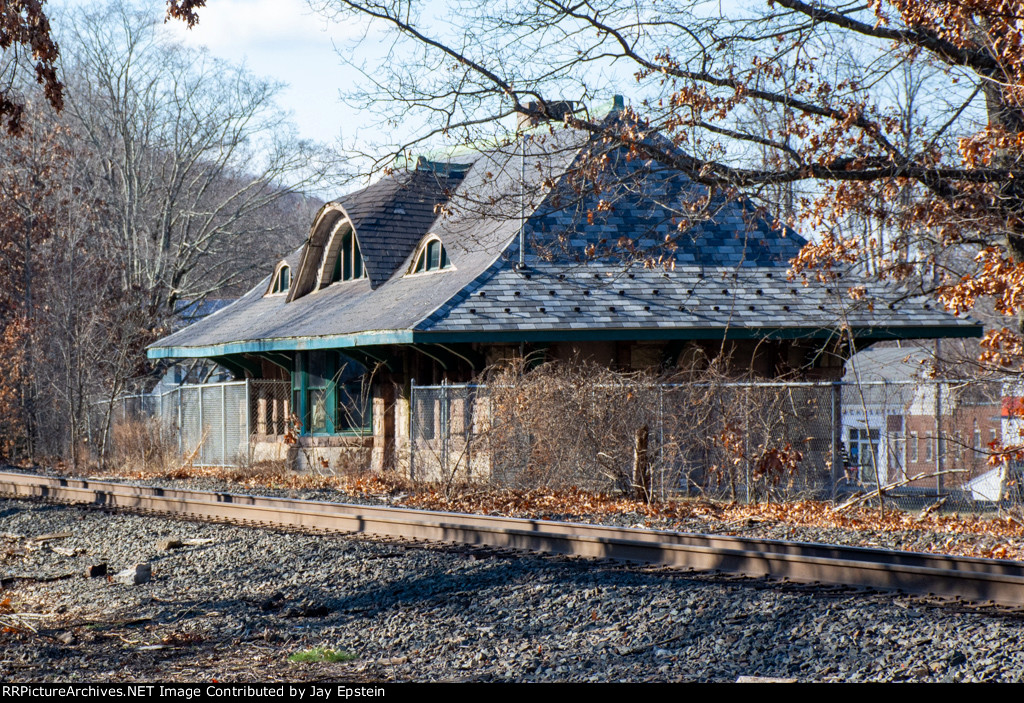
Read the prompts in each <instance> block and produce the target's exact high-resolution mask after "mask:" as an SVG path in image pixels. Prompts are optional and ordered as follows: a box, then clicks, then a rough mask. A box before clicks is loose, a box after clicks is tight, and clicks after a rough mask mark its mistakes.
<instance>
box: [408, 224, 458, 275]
mask: <svg viewBox="0 0 1024 703" xmlns="http://www.w3.org/2000/svg"><path fill="white" fill-rule="evenodd" d="M449 268H452V262H451V261H450V260H449V259H448V252H447V250H446V249H445V248H444V244H443V243H442V242H441V239H440V238H439V237H438V236H437V235H436V234H431V235H428V236H427V238H426V239H424V240H423V243H422V244H420V247H419V249H418V250H417V251H416V255H415V256H414V257H413V258H412V266H411V267H410V268H409V272H408V275H413V274H417V273H429V272H431V271H442V270H444V269H449Z"/></svg>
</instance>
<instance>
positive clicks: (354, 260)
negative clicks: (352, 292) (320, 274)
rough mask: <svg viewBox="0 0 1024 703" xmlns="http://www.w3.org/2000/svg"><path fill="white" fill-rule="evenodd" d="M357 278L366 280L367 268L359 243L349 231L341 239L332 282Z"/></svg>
mask: <svg viewBox="0 0 1024 703" xmlns="http://www.w3.org/2000/svg"><path fill="white" fill-rule="evenodd" d="M357 278H366V268H365V267H364V266H363V255H362V252H360V251H359V241H358V240H357V239H356V238H355V236H354V235H353V234H352V231H351V230H349V231H348V232H347V233H346V234H345V235H344V236H343V237H342V238H341V244H340V246H339V247H338V255H337V257H335V259H334V269H333V271H332V273H331V280H330V282H331V283H337V282H338V281H351V280H354V279H357Z"/></svg>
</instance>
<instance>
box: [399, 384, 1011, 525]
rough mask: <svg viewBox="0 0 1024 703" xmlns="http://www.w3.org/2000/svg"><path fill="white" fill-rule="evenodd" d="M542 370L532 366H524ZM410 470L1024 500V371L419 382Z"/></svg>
mask: <svg viewBox="0 0 1024 703" xmlns="http://www.w3.org/2000/svg"><path fill="white" fill-rule="evenodd" d="M526 378H528V376H527V377H526ZM410 438H411V457H410V458H411V461H410V464H411V469H410V473H411V476H412V477H413V478H414V479H416V480H422V481H441V482H446V483H449V484H451V483H456V482H461V481H483V482H487V483H490V484H491V485H494V486H508V487H515V488H537V487H564V486H569V485H572V486H578V487H584V488H590V489H594V490H612V491H619V492H624V493H632V494H635V495H637V496H638V497H646V498H663V497H667V496H670V495H700V496H707V497H714V498H722V499H729V500H737V501H746V502H753V501H786V500H796V499H805V498H810V499H822V500H831V501H844V500H847V499H849V498H851V497H852V496H855V495H856V494H858V493H860V494H869V495H870V494H872V493H874V492H878V491H879V489H881V491H882V495H883V499H884V500H886V501H889V502H891V503H895V504H898V505H900V506H901V507H905V508H908V509H916V508H920V507H925V506H930V505H934V504H935V503H936V502H937V501H943V502H944V505H945V507H946V508H947V509H956V510H961V511H979V510H981V511H984V510H991V509H995V508H998V507H1001V506H1006V505H1008V504H1013V505H1018V504H1020V502H1021V497H1022V496H1021V489H1020V483H1021V482H1020V477H1021V469H1020V466H1019V465H1018V464H1017V463H1014V462H993V461H990V460H991V459H992V458H993V457H998V456H1000V453H1001V452H1000V450H1001V448H1002V447H1004V446H1007V445H1015V444H1024V387H1020V388H1018V387H1016V386H1014V385H1012V384H1010V383H1007V382H1002V381H976V380H971V381H924V380H922V381H915V382H908V383H888V382H875V383H860V384H852V383H724V382H723V383H694V384H658V383H652V382H642V381H638V380H637V379H635V378H633V379H625V380H623V382H622V383H620V384H610V385H608V384H595V385H585V384H581V383H579V382H578V379H577V381H576V382H575V383H562V382H560V379H557V378H554V379H553V378H551V377H546V378H545V379H544V380H543V382H541V383H537V384H534V385H531V384H530V383H529V382H524V383H522V384H516V385H509V386H505V385H501V386H496V385H492V386H482V385H447V384H443V385H440V386H415V385H414V386H413V388H412V395H411V426H410Z"/></svg>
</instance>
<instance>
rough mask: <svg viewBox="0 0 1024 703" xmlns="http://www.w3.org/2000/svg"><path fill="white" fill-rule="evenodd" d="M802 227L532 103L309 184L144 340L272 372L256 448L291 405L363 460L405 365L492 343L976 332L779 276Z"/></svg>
mask: <svg viewBox="0 0 1024 703" xmlns="http://www.w3.org/2000/svg"><path fill="white" fill-rule="evenodd" d="M620 106H621V101H619V100H616V101H613V102H612V103H611V105H610V106H609V107H608V108H607V109H606V110H605V111H604V113H605V114H604V116H603V117H602V119H608V120H613V119H619V115H618V112H617V109H618V108H619V107H620ZM652 139H657V137H656V136H655V137H652ZM602 150H604V151H602ZM594 164H600V168H595V166H594ZM804 244H805V240H804V239H802V238H801V237H800V236H799V235H797V234H796V233H795V232H793V231H791V230H789V229H786V228H784V227H779V226H777V225H775V224H774V223H773V221H772V217H771V216H770V214H768V213H764V212H761V211H760V210H759V209H758V208H756V207H755V206H754V205H753V204H752V203H751V202H749V201H748V200H746V199H744V198H742V197H725V196H721V195H716V194H714V193H709V192H708V191H707V189H706V188H704V187H703V186H700V185H698V184H696V183H694V182H693V181H691V180H690V179H689V178H687V177H686V176H685V175H684V174H682V173H681V172H678V171H674V170H671V169H669V168H667V167H665V166H662V165H660V164H658V163H655V162H652V161H650V160H646V159H644V158H642V157H641V156H638V155H637V154H630V153H628V152H627V151H626V150H624V149H621V148H618V149H608V148H607V147H605V146H604V145H603V144H601V143H600V142H599V141H598V140H593V139H591V138H590V137H589V135H587V134H586V133H583V132H580V131H575V130H571V129H568V128H564V127H561V126H558V127H557V128H553V127H552V126H551V125H548V124H540V125H535V126H533V127H532V128H531V129H529V130H527V131H526V133H525V134H524V136H523V137H522V138H521V139H519V140H518V141H516V142H515V143H512V144H510V145H508V146H506V147H494V148H487V149H481V150H479V151H476V152H472V153H469V152H466V153H462V154H459V155H456V156H449V157H444V158H441V157H434V158H418V159H415V160H411V161H410V162H409V163H408V164H405V165H404V166H403V167H401V168H397V169H395V171H394V172H393V173H391V174H389V175H387V176H385V177H383V178H381V179H380V180H378V181H377V182H375V183H373V184H372V185H370V186H368V187H366V188H363V189H362V190H359V191H357V192H354V193H351V194H349V195H346V196H344V197H341V198H340V199H338V200H337V201H335V202H330V203H328V204H326V205H325V206H324V207H323V208H322V209H321V210H320V212H319V213H318V214H317V215H316V217H315V219H314V221H313V223H312V226H311V227H310V232H309V236H308V238H307V240H306V241H305V243H304V244H303V245H302V247H300V248H299V249H298V250H296V251H294V252H292V253H291V254H290V255H289V256H287V257H285V258H284V259H282V260H280V261H276V262H274V261H268V262H267V270H268V275H267V277H266V278H265V279H264V280H263V281H262V282H261V283H260V284H259V285H257V286H256V287H254V288H253V289H252V290H250V291H249V292H248V293H246V294H245V295H244V296H242V297H241V298H240V299H239V300H237V301H236V302H234V303H233V304H231V305H229V306H227V307H226V308H224V309H222V310H219V311H218V312H216V313H215V314H213V315H210V316H209V317H206V318H204V319H202V320H201V321H199V322H196V323H195V324H192V325H190V326H188V327H186V328H184V329H182V330H179V331H177V332H175V333H173V334H171V335H169V336H168V337H165V338H164V339H161V340H160V341H158V342H157V343H155V344H153V345H152V346H151V347H150V348H149V350H148V353H149V356H150V357H151V358H167V359H174V358H176V359H183V358H197V357H198V358H208V359H211V360H213V361H216V362H217V363H219V364H221V365H222V366H224V367H226V368H228V369H229V370H231V371H232V372H233V373H234V374H235V375H236V377H238V378H251V379H265V380H268V381H270V380H276V381H278V382H279V383H281V382H287V384H288V385H287V386H285V387H286V388H288V389H290V393H287V394H285V395H284V396H283V397H282V396H280V395H276V396H273V397H269V396H268V397H266V398H263V399H261V400H260V401H259V402H258V403H256V407H255V409H254V410H253V412H254V413H255V414H256V419H255V424H256V426H257V427H258V428H259V433H258V434H259V437H261V440H260V442H261V443H262V444H264V445H265V446H264V448H263V449H264V450H265V453H266V455H268V456H271V455H273V454H274V451H277V450H274V449H273V447H275V446H277V447H280V446H282V445H281V438H282V436H283V435H284V434H285V433H286V432H288V431H289V428H288V426H287V425H288V418H290V417H292V416H294V417H296V418H298V424H299V427H296V428H293V429H294V430H295V432H294V434H296V435H297V436H298V440H297V441H298V443H299V444H300V445H303V446H316V447H319V448H321V449H324V450H328V449H333V450H336V451H337V452H338V453H344V452H345V451H348V450H352V449H358V450H362V451H364V452H366V453H367V454H369V455H371V456H372V466H373V467H374V468H375V469H380V468H383V467H388V466H392V465H399V466H400V465H401V464H402V455H403V453H404V452H405V451H406V444H407V442H408V437H409V417H410V409H409V395H410V391H409V389H410V384H411V383H412V382H414V381H415V382H416V383H420V384H423V383H440V382H442V381H446V382H451V383H460V382H466V381H470V380H472V379H474V378H475V377H477V376H478V375H479V374H480V373H481V372H482V371H483V370H484V369H486V368H488V367H489V366H491V365H493V364H495V363H496V362H499V361H500V360H502V359H506V358H510V357H521V356H526V355H532V357H533V358H544V359H566V360H568V359H573V358H586V359H590V360H592V361H594V362H597V363H600V364H605V365H608V366H612V367H615V368H619V369H641V368H652V367H665V368H670V367H673V366H681V365H690V364H693V363H696V361H695V360H699V359H702V358H713V357H717V356H719V355H720V354H723V353H724V354H725V355H726V356H727V358H729V359H730V363H731V365H732V367H733V369H734V370H735V372H736V373H737V374H738V375H747V376H754V377H761V378H764V377H777V376H780V375H784V374H785V375H787V376H789V377H793V376H799V377H801V378H804V379H838V378H839V377H840V376H841V375H842V373H843V364H844V360H845V359H846V358H847V357H848V356H849V355H850V354H851V353H852V351H853V349H854V348H863V347H866V346H869V345H870V344H871V343H873V342H875V341H878V340H891V339H904V338H928V337H965V336H978V335H980V332H981V330H980V327H979V326H978V325H977V324H975V323H974V322H972V321H969V320H966V319H961V318H957V317H954V316H952V315H950V314H947V313H945V312H944V311H942V310H940V309H937V308H936V306H935V305H934V304H929V303H928V302H926V301H913V300H904V296H902V295H901V294H900V292H899V291H897V290H895V289H888V288H885V287H882V286H879V285H877V284H871V283H869V282H867V281H861V280H858V279H857V278H856V277H855V276H854V275H853V274H851V273H849V272H847V273H845V274H841V275H840V277H839V278H837V279H834V280H833V281H831V282H829V283H821V282H817V281H815V280H809V281H807V282H803V281H800V280H795V281H794V280H790V279H789V278H788V277H787V270H788V267H789V261H790V260H791V259H792V258H793V257H794V256H796V254H797V252H799V250H800V248H801V247H802V246H803V245H804ZM859 285H866V286H867V289H868V295H867V296H865V297H864V299H863V300H854V299H853V298H851V296H850V295H849V294H848V291H849V289H850V288H851V287H854V286H859ZM869 301H870V302H871V303H872V304H869Z"/></svg>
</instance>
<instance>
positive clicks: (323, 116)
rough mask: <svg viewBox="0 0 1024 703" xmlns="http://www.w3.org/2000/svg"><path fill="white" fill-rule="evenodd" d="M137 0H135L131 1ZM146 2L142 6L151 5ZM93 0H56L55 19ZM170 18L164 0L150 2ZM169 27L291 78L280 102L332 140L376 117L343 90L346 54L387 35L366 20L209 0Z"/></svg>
mask: <svg viewBox="0 0 1024 703" xmlns="http://www.w3.org/2000/svg"><path fill="white" fill-rule="evenodd" d="M129 1H130V0H129ZM143 2H145V0H142V2H140V3H139V4H140V5H141V4H143ZM94 4H95V2H90V0H51V1H50V3H49V5H50V6H51V7H52V8H53V10H51V12H53V14H54V16H55V20H54V21H55V22H58V21H59V12H60V10H61V9H63V8H74V7H79V6H90V5H94ZM149 5H150V7H152V10H153V12H154V13H155V14H157V15H158V16H162V15H163V13H164V12H165V10H166V5H165V4H164V3H163V1H162V0H149ZM163 31H165V32H166V33H167V35H168V36H169V37H170V38H172V39H173V40H176V41H179V42H181V43H183V44H184V45H186V46H188V47H194V48H197V49H198V48H200V47H205V48H206V49H207V50H208V51H209V52H210V53H211V54H212V55H213V56H215V57H217V58H220V59H224V60H226V61H230V62H231V63H233V64H236V65H244V66H245V67H246V68H247V69H248V70H249V71H251V72H252V73H254V74H256V75H258V76H261V77H263V78H268V79H271V80H274V81H276V82H279V83H281V84H284V87H283V89H282V91H281V93H280V94H279V98H278V102H279V104H280V106H281V107H283V108H284V109H286V110H288V111H289V112H290V113H291V115H292V119H293V121H294V123H295V125H296V126H297V128H298V130H299V135H300V136H301V137H303V138H305V139H311V140H315V141H319V142H324V143H329V144H331V143H335V142H337V141H339V140H343V141H344V142H351V141H352V140H354V139H357V138H358V134H357V132H358V131H359V128H360V126H361V125H365V124H368V123H369V122H370V119H369V117H371V116H364V115H359V114H353V112H352V111H351V109H349V108H348V107H346V106H345V105H343V104H342V102H341V101H340V99H339V94H340V92H342V91H345V90H351V89H352V88H354V87H355V82H356V76H355V75H354V72H353V71H352V70H351V69H350V68H346V67H345V66H344V65H343V62H342V60H341V58H340V56H339V54H338V51H339V50H341V51H344V50H345V49H346V48H347V46H348V44H349V43H350V42H352V41H354V40H357V39H359V38H361V37H362V36H364V34H366V33H367V32H369V37H370V41H369V42H364V44H363V49H362V50H363V51H372V50H373V47H374V46H377V45H379V44H380V43H379V42H376V43H375V42H374V41H373V39H374V38H375V37H381V36H382V33H381V32H380V31H379V30H378V31H376V32H374V30H373V29H372V28H368V27H367V26H366V25H365V24H364V25H362V26H360V25H356V24H354V23H347V24H341V23H338V22H332V21H329V20H327V19H325V18H324V17H322V16H319V15H317V14H316V13H314V12H313V11H312V10H311V9H310V7H309V4H308V2H307V1H306V0H208V6H207V7H205V8H202V9H201V10H200V11H199V24H198V25H197V26H195V27H194V28H192V29H188V28H187V26H186V25H185V23H184V22H179V21H170V22H167V23H165V24H164V25H163Z"/></svg>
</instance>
